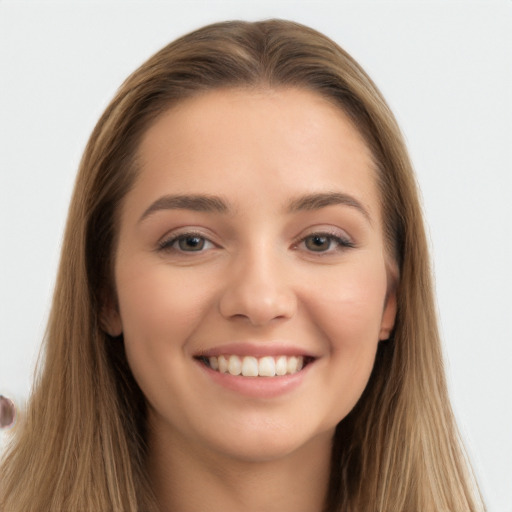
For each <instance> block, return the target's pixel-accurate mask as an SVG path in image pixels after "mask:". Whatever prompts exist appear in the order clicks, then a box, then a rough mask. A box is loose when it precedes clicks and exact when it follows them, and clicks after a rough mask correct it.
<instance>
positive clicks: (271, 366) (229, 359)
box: [196, 355, 313, 377]
mask: <svg viewBox="0 0 512 512" xmlns="http://www.w3.org/2000/svg"><path fill="white" fill-rule="evenodd" d="M196 359H197V360H198V361H200V362H201V363H203V364H204V365H206V366H207V367H208V368H210V369H212V370H214V371H216V372H219V373H226V374H229V375H234V376H240V377H280V376H284V375H293V374H295V373H298V372H300V371H301V370H302V369H303V368H304V367H305V366H307V365H308V364H310V363H311V362H312V361H313V358H312V357H308V356H284V355H283V356H277V357H274V356H264V357H259V358H258V357H253V356H245V357H240V356H236V355H220V356H218V357H217V356H211V357H205V356H199V357H196Z"/></svg>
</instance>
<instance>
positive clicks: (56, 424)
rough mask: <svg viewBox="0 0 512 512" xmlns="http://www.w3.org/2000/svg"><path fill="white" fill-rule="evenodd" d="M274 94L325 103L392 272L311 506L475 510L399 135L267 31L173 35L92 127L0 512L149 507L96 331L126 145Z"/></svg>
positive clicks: (107, 284) (114, 368) (366, 95)
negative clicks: (371, 350) (166, 122)
mask: <svg viewBox="0 0 512 512" xmlns="http://www.w3.org/2000/svg"><path fill="white" fill-rule="evenodd" d="M287 87H293V88H302V89H307V90H309V91H312V92H314V93H317V94H319V95H321V96H322V97H324V98H326V99H327V100H329V101H331V102H332V103H333V104H334V105H336V106H337V107H339V108H341V109H342V110H343V111H344V112H345V113H346V114H347V115H348V116H349V118H350V119H351V121H352V122H353V123H354V126H355V127H356V128H357V129H358V130H359V132H360V133H361V135H362V136H363V138H364V140H365V141H366V143H367V145H368V147H369V148H370V150H371V153H372V155H373V158H374V160H375V164H376V174H377V179H378V184H379V189H380V194H381V201H382V213H383V219H384V236H385V240H386V243H387V247H388V249H389V252H390V254H391V255H392V260H393V261H394V262H395V263H396V267H397V269H398V272H397V274H399V276H400V278H399V280H397V283H396V286H397V319H396V323H395V328H394V331H393V334H392V336H391V339H390V340H388V341H385V342H381V343H380V344H379V348H378V351H377V356H376V360H375V365H374V369H373V372H372V375H371V378H370V381H369V383H368V385H367V387H366V389H365V391H364V393H363V396H362V397H361V399H360V400H359V402H358V403H357V405H356V406H355V408H354V409H353V410H352V411H351V413H350V414H349V415H348V416H347V417H346V418H345V419H343V420H342V421H341V422H340V423H339V425H338V427H337V429H336V434H335V437H334V440H333V450H332V462H331V464H332V470H331V477H330V485H329V492H328V496H327V498H326V505H325V510H326V511H329V512H335V511H340V512H341V511H343V512H375V511H377V510H378V511H391V510H393V511H397V512H398V511H402V512H406V511H411V510H439V511H448V510H449V511H451V512H462V511H464V512H467V511H472V512H476V511H479V510H482V507H483V505H482V504H481V500H480V497H479V494H478V490H477V489H476V486H475V484H474V481H473V479H472V476H471V472H470V469H469V465H468V464H467V461H466V459H465V457H464V454H463V451H462V448H461V444H460V440H459V438H458V434H457V430H456V426H455V422H454V419H453V414H452V412H451V409H450V405H449V400H448V393H447V389H446V382H445V376H444V369H443V362H442V353H441V346H440V341H439V335H438V328H437V319H436V310H435V302H434V297H433V286H432V278H431V270H430V263H429V259H428V246H427V242H426V237H425V232H424V227H423V220H422V213H421V208H420V203H419V198H418V191H417V185H416V183H415V179H414V175H413V171H412V168H411V164H410V159H409V157H408V155H407V151H406V148H405V145H404V142H403V138H402V136H401V134H400V130H399V128H398V126H397V123H396V121H395V119H394V117H393V115H392V113H391V111H390V110H389V108H388V106H387V105H386V103H385V101H384V99H383V97H382V95H381V94H380V92H379V91H378V89H377V87H376V86H375V85H374V84H373V82H372V81H371V80H370V78H369V77H368V76H367V75H366V73H365V72H364V71H363V69H362V68H361V67H360V66H359V65H358V64H357V63H356V62H355V61H354V60H353V59H352V58H351V57H350V56H349V55H348V54H347V53H346V52H345V51H344V50H342V49H341V48H340V47H339V46H337V45H336V44H335V43H334V42H332V41H331V40H330V39H328V38H327V37H325V36H323V35H322V34H320V33H318V32H316V31H315V30H313V29H310V28H307V27H305V26H302V25H299V24H297V23H293V22H288V21H282V20H269V21H262V22H254V23H250V22H241V21H233V22H225V23H218V24H214V25H210V26H207V27H204V28H202V29H199V30H197V31H195V32H192V33H191V34H188V35H185V36H183V37H181V38H179V39H177V40H176V41H174V42H173V43H171V44H169V45H168V46H166V47H165V48H163V49H162V50H160V51H159V52H158V53H156V54H155V55H154V56H153V57H151V58H150V59H149V60H148V61H147V62H146V63H144V64H143V65H142V66H141V67H140V68H139V69H138V70H137V71H135V72H134V73H133V74H132V75H131V76H130V77H129V78H128V79H127V80H126V81H125V82H124V83H123V85H122V86H121V88H120V90H119V91H118V93H117V95H116V97H115V98H114V99H113V100H112V102H111V103H110V105H109V106H108V108H107V109H106V111H105V113H104V114H103V116H102V117H101V118H100V120H99V122H98V124H97V125H96V127H95V129H94V131H93V133H92V135H91V138H90V140H89V142H88V144H87V147H86V150H85V153H84V156H83V158H82V161H81V164H80V169H79V173H78V177H77V181H76V185H75V191H74V195H73V198H72V202H71V207H70V210H69V216H68V222H67V227H66V233H65V238H64V244H63V248H62V257H61V263H60V267H59V273H58V277H57V283H56V288H55V295H54V299H53V304H52V310H51V315H50V319H49V323H48V328H47V333H46V337H45V344H44V358H43V359H42V361H41V366H40V369H41V371H40V373H39V374H38V376H37V378H36V380H35V384H34V390H33V393H32V396H31V399H30V401H29V403H28V408H27V412H26V416H25V419H24V421H22V422H20V423H22V425H20V426H19V428H18V432H17V438H16V439H15V440H14V443H13V444H12V446H11V448H10V449H9V450H8V451H7V452H6V454H5V459H4V461H3V463H2V466H1V472H2V473H1V474H2V480H1V483H0V485H1V491H2V494H1V497H0V509H1V510H9V511H13V512H16V511H20V512H21V511H26V510H67V511H75V510H76V511H79V510H80V511H85V510H112V511H118V512H121V511H122V512H128V511H131V512H135V511H136V510H145V511H153V510H155V511H156V510H157V506H156V502H155V499H154V496H153V495H152V490H151V483H150V482H149V481H148V479H147V475H146V468H145V460H146V455H147V446H146V430H145V429H146V401H145V399H144V396H143V395H142V392H141V390H140V389H139V387H138V385H137V384H136V382H135V380H134V378H133V376H132V374H131V371H130V369H129V367H128V364H127V361H126V357H125V354H124V346H123V340H122V337H118V338H112V337H111V336H108V335H107V334H106V333H105V330H104V321H103V317H104V314H105V308H115V307H116V300H115V283H114V278H113V275H114V273H113V268H114V257H115V248H116V241H117V231H118V223H119V215H120V210H121V206H122V203H123V198H124V197H125V196H126V194H127V193H128V191H129V190H130V188H131V187H132V186H133V183H134V180H135V179H136V174H137V150H138V145H139V143H140V140H141V138H142V136H143V134H144V133H145V132H146V130H147V129H148V127H149V126H151V124H152V123H154V122H155V120H156V119H157V118H158V116H160V115H161V114H162V113H164V112H165V111H167V110H168V109H169V108H170V107H171V106H172V105H174V104H176V103H178V102H180V101H181V100H183V99H185V98H189V97H192V96H194V95H196V94H201V93H203V92H207V91H211V90H216V89H221V88H254V89H261V88H287ZM27 482H30V484H29V485H27Z"/></svg>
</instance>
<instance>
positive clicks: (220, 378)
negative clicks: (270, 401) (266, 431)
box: [196, 361, 314, 398]
mask: <svg viewBox="0 0 512 512" xmlns="http://www.w3.org/2000/svg"><path fill="white" fill-rule="evenodd" d="M196 363H197V364H198V365H199V366H200V368H201V369H202V370H203V371H204V372H205V373H206V375H208V377H209V378H210V379H212V380H213V382H215V383H216V384H219V385H220V386H222V387H224V388H226V389H229V390H230V391H234V392H236V393H239V394H241V395H245V396H247V397H253V398H274V397H277V396H280V395H285V394H286V393H289V392H291V391H293V390H294V389H296V388H298V387H299V386H300V384H301V383H302V381H303V380H304V378H305V376H306V375H307V373H309V370H310V368H311V366H312V365H313V364H314V361H313V362H310V363H308V364H307V365H306V366H305V367H304V368H303V369H302V370H300V371H298V372H297V373H293V374H291V375H282V376H276V377H242V376H240V375H231V374H230V373H221V372H218V371H215V370H212V369H211V368H210V367H208V366H206V365H205V364H204V363H202V362H201V361H196Z"/></svg>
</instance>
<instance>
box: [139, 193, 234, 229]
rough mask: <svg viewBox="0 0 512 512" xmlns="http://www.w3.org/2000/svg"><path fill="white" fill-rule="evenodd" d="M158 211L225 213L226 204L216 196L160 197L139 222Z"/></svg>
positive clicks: (227, 209)
mask: <svg viewBox="0 0 512 512" xmlns="http://www.w3.org/2000/svg"><path fill="white" fill-rule="evenodd" d="M159 210H192V211H195V212H215V213H227V212H228V211H229V207H228V204H227V203H226V201H224V199H222V198H220V197H218V196H208V195H167V196H163V197H160V198H159V199H157V200H156V201H155V202H154V203H152V204H151V206H149V208H148V209H147V210H146V211H145V212H144V213H143V214H142V215H141V217H140V219H139V222H141V221H142V220H144V219H145V218H146V217H149V216H150V215H151V214H152V213H155V212H157V211H159Z"/></svg>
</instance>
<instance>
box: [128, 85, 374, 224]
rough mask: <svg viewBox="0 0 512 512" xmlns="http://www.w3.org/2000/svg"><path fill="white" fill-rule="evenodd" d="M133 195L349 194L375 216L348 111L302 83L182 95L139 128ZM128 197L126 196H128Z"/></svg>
mask: <svg viewBox="0 0 512 512" xmlns="http://www.w3.org/2000/svg"><path fill="white" fill-rule="evenodd" d="M138 162H139V171H140V172H139V176H138V178H137V180H136V183H135V187H134V188H135V189H136V191H138V195H139V196H143V195H146V196H148V200H149V197H150V196H152V198H153V199H154V198H155V196H156V195H157V194H158V193H160V194H161V193H163V192H172V193H176V194H179V193H210V194H215V195H223V194H226V193H229V192H233V191H237V192H238V193H237V194H236V195H235V196H234V197H233V198H232V199H233V201H234V202H235V203H236V202H237V200H238V199H239V200H242V199H247V198H251V200H252V201H253V202H257V200H258V198H257V197H253V196H254V194H253V195H252V196H251V189H252V190H258V191H259V193H260V194H264V195H265V198H266V199H268V200H275V201H276V202H279V201H283V200H284V196H285V195H287V196H294V195H301V194H304V192H305V191H307V192H325V191H341V192H344V193H352V194H356V195H357V196H358V199H359V200H360V201H361V202H362V203H363V204H365V206H366V207H367V209H368V210H369V211H370V213H371V214H372V216H375V217H379V211H380V208H379V207H378V203H379V199H378V193H377V186H376V174H375V166H374V165H373V159H372V155H371V152H370V150H369V148H368V146H367V144H366V143H365V141H364V139H363V137H362V136H361V135H360V133H359V132H358V130H357V129H356V128H355V127H354V125H353V123H352V122H351V121H350V119H349V118H348V116H347V115H346V114H345V113H344V112H343V111H342V110H341V109H340V108H338V107H336V106H334V105H333V104H332V103H331V102H329V101H328V100H326V99H325V98H323V97H322V96H320V95H318V94H316V93H312V92H310V91H307V90H302V89H293V88H286V89H276V90H272V89H264V90H253V89H251V90H248V89H221V90H215V91H210V92H207V93H204V94H201V95H198V96H194V97H192V98H189V99H186V100H184V101H181V102H180V103H178V104H177V105H176V106H173V107H172V108H170V109H169V110H168V111H167V112H165V113H164V114H162V115H161V116H160V117H159V118H158V119H157V121H156V122H155V123H154V124H153V125H152V126H151V127H150V128H149V129H148V130H147V131H146V133H145V134H144V136H143V138H142V140H141V144H140V146H139V151H138ZM244 192H246V194H244ZM128 199H129V198H128Z"/></svg>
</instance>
